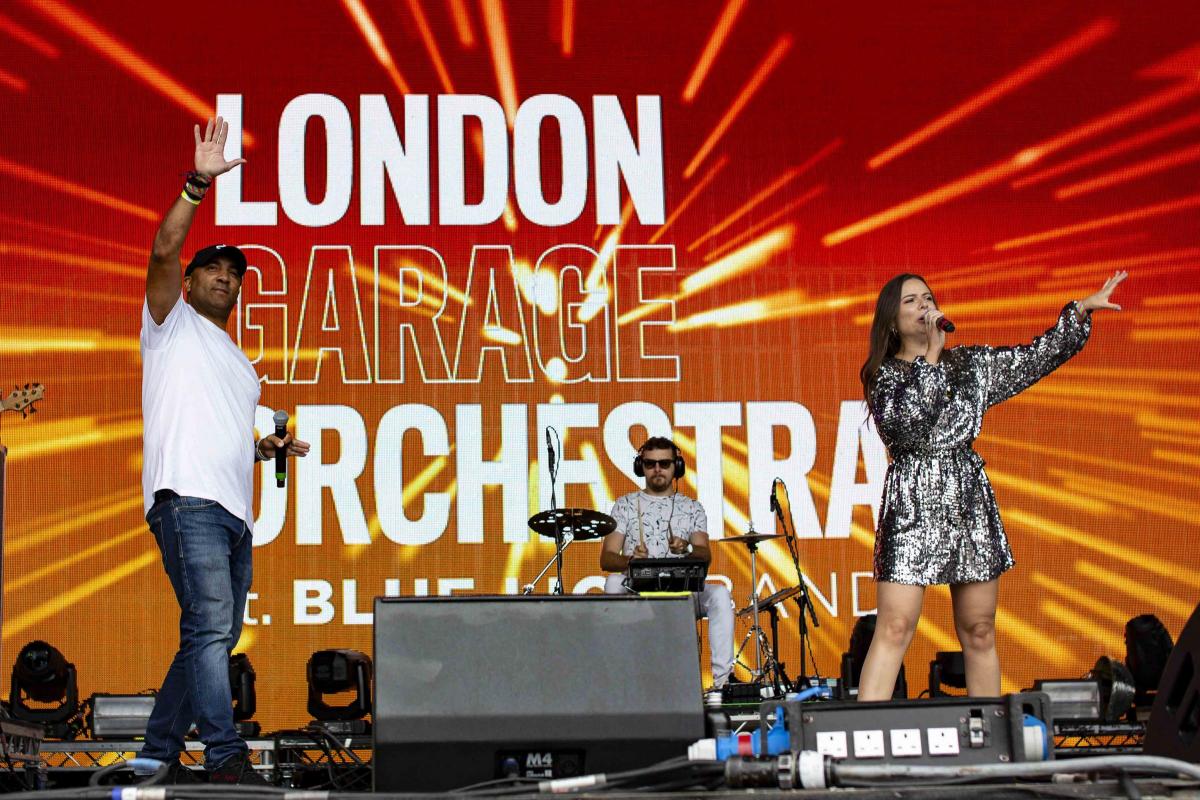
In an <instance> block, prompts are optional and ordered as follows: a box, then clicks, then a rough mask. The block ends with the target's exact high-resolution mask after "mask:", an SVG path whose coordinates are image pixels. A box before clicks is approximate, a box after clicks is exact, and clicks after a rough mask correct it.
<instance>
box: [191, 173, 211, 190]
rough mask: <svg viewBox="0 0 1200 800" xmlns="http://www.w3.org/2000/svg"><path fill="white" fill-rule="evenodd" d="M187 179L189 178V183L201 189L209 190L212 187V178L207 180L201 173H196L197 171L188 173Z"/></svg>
mask: <svg viewBox="0 0 1200 800" xmlns="http://www.w3.org/2000/svg"><path fill="white" fill-rule="evenodd" d="M185 177H186V178H187V181H188V183H190V184H192V185H194V186H197V187H199V188H201V189H207V188H208V187H210V186H212V178H206V177H204V176H203V175H201V174H200V173H199V172H196V170H192V171H191V172H188V173H186V174H185Z"/></svg>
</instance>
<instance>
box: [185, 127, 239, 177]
mask: <svg viewBox="0 0 1200 800" xmlns="http://www.w3.org/2000/svg"><path fill="white" fill-rule="evenodd" d="M194 133H195V136H196V171H197V172H199V173H200V174H201V175H205V176H207V177H209V178H215V177H217V176H218V175H224V174H225V173H226V172H229V170H231V169H233V168H234V167H236V166H239V165H241V164H245V163H246V159H244V158H235V159H234V160H233V161H226V160H225V139H226V137H228V136H229V123H228V122H226V121H225V120H224V119H222V118H221V117H217V118H216V119H215V120H214V119H213V118H212V117H209V118H208V127H207V128H206V129H205V131H204V135H203V136H201V135H200V126H199V125H197V126H195V129H194Z"/></svg>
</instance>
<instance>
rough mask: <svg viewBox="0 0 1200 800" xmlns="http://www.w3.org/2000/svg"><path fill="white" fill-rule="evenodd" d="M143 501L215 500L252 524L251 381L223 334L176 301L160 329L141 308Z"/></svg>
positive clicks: (254, 392) (254, 387)
mask: <svg viewBox="0 0 1200 800" xmlns="http://www.w3.org/2000/svg"><path fill="white" fill-rule="evenodd" d="M141 350H142V418H143V423H144V428H145V430H144V433H143V454H144V458H143V461H142V495H143V498H142V499H143V502H144V504H145V507H146V509H145V510H146V511H149V510H150V506H151V504H152V503H153V501H154V493H155V492H156V491H158V490H160V489H171V490H173V491H174V492H175V493H177V494H180V495H183V496H185V497H203V498H204V499H206V500H216V501H217V502H218V503H220V504H221V506H222V507H223V508H224V509H225V510H226V511H228V512H229V513H231V514H233V515H234V516H235V517H238V518H239V519H241V520H243V521H244V522H245V523H246V525H247V527H252V526H253V524H254V497H253V495H254V411H255V409H256V408H257V406H258V398H259V394H260V391H261V390H260V388H259V383H258V374H257V373H256V372H255V371H254V367H252V366H250V360H249V359H248V358H246V355H245V354H244V353H243V352H242V351H241V349H239V348H238V346H237V345H236V344H234V343H233V340H232V339H230V338H229V334H228V333H227V332H226V331H225V329H224V328H218V327H217V326H216V325H215V324H213V323H212V322H210V321H209V320H207V319H205V318H204V317H202V316H200V315H199V314H198V313H197V312H196V309H194V308H192V307H191V305H189V304H188V303H186V302H184V300H183V298H182V296H181V297H180V299H179V300H177V301H176V302H175V306H174V307H173V308H172V309H171V312H170V313H169V314H167V318H166V319H164V320H163V323H162V325H158V324H156V323H155V322H154V318H153V317H151V316H150V308H149V306H148V305H147V304H146V303H143V304H142V338H141Z"/></svg>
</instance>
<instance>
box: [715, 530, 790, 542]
mask: <svg viewBox="0 0 1200 800" xmlns="http://www.w3.org/2000/svg"><path fill="white" fill-rule="evenodd" d="M782 538H783V534H781V533H743V534H742V535H741V536H726V537H725V538H724V539H717V542H718V543H719V544H724V543H726V542H739V543H741V544H758V543H759V542H765V541H767V540H768V539H782Z"/></svg>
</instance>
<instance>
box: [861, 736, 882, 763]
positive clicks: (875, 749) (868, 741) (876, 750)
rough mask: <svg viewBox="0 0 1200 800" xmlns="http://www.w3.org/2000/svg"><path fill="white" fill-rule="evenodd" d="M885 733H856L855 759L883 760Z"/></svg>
mask: <svg viewBox="0 0 1200 800" xmlns="http://www.w3.org/2000/svg"><path fill="white" fill-rule="evenodd" d="M883 755H884V753H883V731H855V732H854V757H855V758H883Z"/></svg>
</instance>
